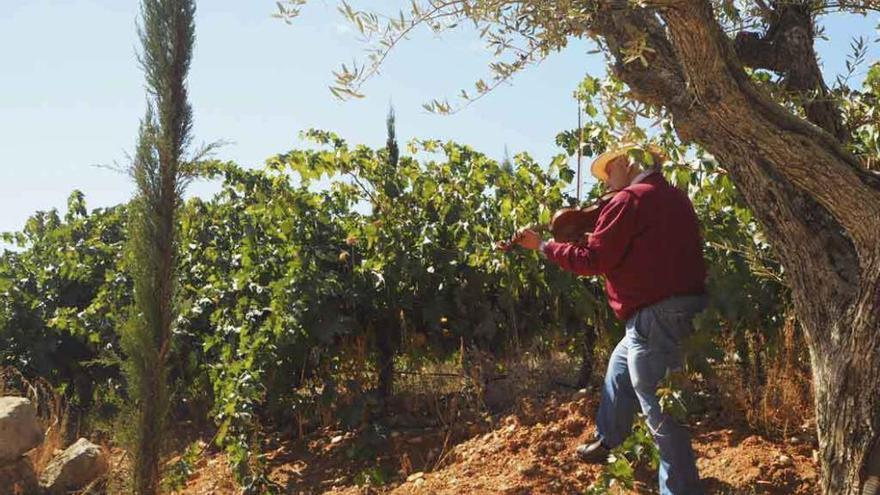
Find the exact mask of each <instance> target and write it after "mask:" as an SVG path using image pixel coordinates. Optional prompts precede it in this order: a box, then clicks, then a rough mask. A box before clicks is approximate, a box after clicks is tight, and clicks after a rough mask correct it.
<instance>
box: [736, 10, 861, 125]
mask: <svg viewBox="0 0 880 495" xmlns="http://www.w3.org/2000/svg"><path fill="white" fill-rule="evenodd" d="M808 4H809V2H776V3H775V4H774V9H773V10H772V12H770V15H769V18H770V25H769V27H768V29H767V32H766V33H764V34H763V35H762V34H760V33H755V32H748V31H743V32H740V33H739V34H737V36H736V40H735V42H734V48H735V49H736V53H737V55H738V56H739V58H740V60H741V61H742V62H743V63H744V64H745V65H747V66H749V67H753V68H756V69H767V70H772V71H774V72H778V73H781V74H783V75H784V76H785V84H786V86H787V87H788V88H789V89H791V90H794V91H796V92H798V93H800V94H801V95H802V96H804V100H803V103H802V106H803V108H804V112H805V113H806V115H807V119H808V120H809V121H810V122H812V123H814V124H816V125H818V126H819V127H821V128H822V129H825V130H826V131H827V132H828V133H829V134H831V135H832V136H834V137H836V138H837V139H838V140H839V141H841V142H846V141H848V140H849V133H848V132H847V130H846V128H845V127H844V125H843V120H842V119H841V115H840V111H839V109H838V108H837V105H836V104H835V102H834V101H833V99H832V98H828V97H827V96H828V94H829V91H828V87H827V86H826V85H825V81H824V80H823V78H822V71H821V69H819V63H818V61H817V60H816V52H815V50H814V49H813V41H814V40H813V12H812V10H811V8H812V7H811V6H810V5H808Z"/></svg>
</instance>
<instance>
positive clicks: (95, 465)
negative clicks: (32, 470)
mask: <svg viewBox="0 0 880 495" xmlns="http://www.w3.org/2000/svg"><path fill="white" fill-rule="evenodd" d="M108 468H109V465H108V463H107V456H106V455H104V451H103V450H102V449H101V447H99V446H97V445H95V444H93V443H92V442H89V441H88V440H86V439H85V438H80V439H79V440H77V441H76V443H74V444H73V445H71V446H70V447H68V448H67V449H66V450H65V451H64V452H62V453H61V455H59V456H57V457H55V458H54V459H52V461H51V462H50V463H49V465H48V466H46V469H44V470H43V474H42V475H40V486H42V487H43V488H45V489H46V491H48V492H49V494H50V495H61V494H66V493H68V492H70V491H74V490H78V489H80V488H82V487H84V486H86V485H88V484H89V483H91V482H92V481H94V480H96V479H97V478H98V477H100V476H102V475H104V473H106V472H107V469H108Z"/></svg>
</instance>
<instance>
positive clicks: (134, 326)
mask: <svg viewBox="0 0 880 495" xmlns="http://www.w3.org/2000/svg"><path fill="white" fill-rule="evenodd" d="M141 11H142V21H141V22H142V24H141V26H140V32H139V34H140V40H141V44H142V53H141V58H140V60H141V66H142V68H143V70H144V75H145V77H146V86H147V91H148V93H149V96H150V98H149V99H148V106H147V112H146V116H145V117H144V120H143V121H142V122H141V127H140V134H139V137H138V146H137V150H136V152H135V156H134V160H133V164H132V176H133V177H134V180H135V185H136V186H137V194H136V197H135V199H134V200H133V201H132V203H131V205H130V219H129V225H128V229H129V232H130V236H129V242H128V249H127V254H128V262H127V268H128V269H129V270H130V272H131V275H132V280H133V281H134V290H133V294H134V304H133V306H132V307H131V310H130V315H129V318H128V321H127V322H126V323H125V325H124V326H123V327H122V328H121V329H120V331H121V336H122V347H123V351H124V352H125V355H126V362H125V371H126V379H127V381H128V392H129V394H130V395H131V396H132V397H133V399H134V403H133V404H132V411H131V414H132V421H131V422H129V427H130V429H131V431H130V437H131V438H130V449H131V451H132V453H133V456H134V463H133V471H134V472H133V490H134V492H135V493H137V494H139V495H149V494H154V493H156V492H157V491H158V489H159V482H160V479H161V478H160V469H159V465H160V462H161V455H162V446H163V440H164V432H165V428H166V423H167V416H168V405H169V395H170V394H169V390H168V383H167V382H168V368H167V363H168V360H169V355H170V352H171V345H172V342H171V334H172V329H173V326H174V320H175V318H176V314H177V310H176V308H175V293H176V288H177V270H176V268H177V261H178V259H177V250H178V246H177V213H178V209H179V207H180V203H181V193H182V191H183V188H184V186H185V184H186V178H187V175H186V174H187V172H186V170H185V162H184V157H183V155H184V152H185V151H186V148H187V145H188V144H189V141H190V139H191V137H190V131H191V128H192V111H191V109H190V106H189V103H188V101H187V91H186V76H187V72H188V71H189V65H190V61H191V57H192V47H193V42H194V37H195V25H194V15H195V2H194V1H192V0H143V2H142V4H141Z"/></svg>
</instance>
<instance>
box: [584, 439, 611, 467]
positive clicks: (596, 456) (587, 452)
mask: <svg viewBox="0 0 880 495" xmlns="http://www.w3.org/2000/svg"><path fill="white" fill-rule="evenodd" d="M576 452H577V456H578V459H580V460H581V461H583V462H587V463H590V464H604V463H605V462H606V461H607V460H608V454H610V453H611V450H609V449H608V448H607V447H605V446H604V445H602V441H601V440H597V441H595V442H593V443H588V444H584V445H578V448H577V449H576Z"/></svg>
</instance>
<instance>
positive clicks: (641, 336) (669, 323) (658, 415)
mask: <svg viewBox="0 0 880 495" xmlns="http://www.w3.org/2000/svg"><path fill="white" fill-rule="evenodd" d="M705 306H706V298H705V296H678V297H672V298H669V299H665V300H663V301H661V302H659V303H657V304H654V305H651V306H647V307H645V308H642V309H640V310H639V311H638V312H636V314H635V315H633V316H632V317H631V318H630V319H629V320H627V322H626V335H625V336H624V337H623V339H622V340H621V341H620V343H618V344H617V347H616V348H615V349H614V352H613V353H612V354H611V359H609V361H608V371H607V372H606V373H605V385H604V387H603V389H602V399H601V401H600V403H599V413H598V415H597V418H596V426H597V429H598V433H599V438H600V439H601V440H602V443H603V444H604V445H605V446H606V447H608V448H614V447H616V446H618V445H620V444H621V443H622V442H623V441H624V440H625V439H626V438H627V437H628V436H629V435H630V433H631V431H632V423H633V417H634V415H635V413H636V410H637V409H636V408H637V407H641V410H642V412H643V413H644V414H645V416H647V424H648V428H649V429H650V430H651V433H652V434H653V436H654V441H655V442H656V444H657V448H658V449H659V450H660V476H659V477H660V493H661V494H662V495H699V494H702V493H703V489H702V487H701V485H700V477H699V474H698V473H697V466H696V462H695V458H694V451H693V450H692V449H691V442H690V436H689V435H688V432H687V430H685V429H684V427H682V426H681V425H679V424H678V423H677V422H676V421H675V420H674V419H673V418H672V417H670V416H669V415H667V414H664V413H663V411H661V410H660V401H659V399H658V398H657V385H658V383H659V382H660V381H661V380H662V379H663V378H664V377H665V376H666V374H667V373H668V372H669V371H672V370H676V369H678V368H681V367H682V364H683V363H682V353H681V343H682V341H683V340H684V339H685V338H686V337H687V336H688V335H690V334H691V333H692V332H693V324H692V320H693V318H694V316H695V315H696V314H697V313H699V312H701V311H702V310H703V309H705Z"/></svg>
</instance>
